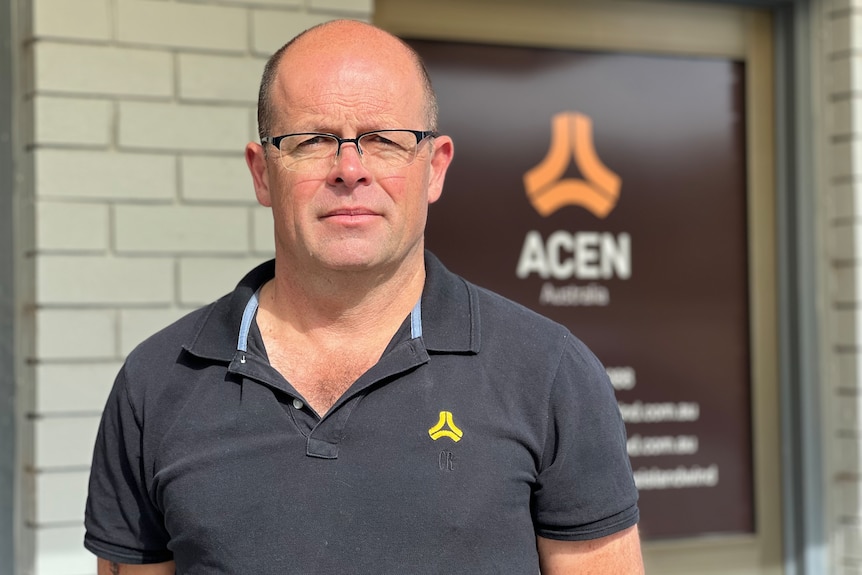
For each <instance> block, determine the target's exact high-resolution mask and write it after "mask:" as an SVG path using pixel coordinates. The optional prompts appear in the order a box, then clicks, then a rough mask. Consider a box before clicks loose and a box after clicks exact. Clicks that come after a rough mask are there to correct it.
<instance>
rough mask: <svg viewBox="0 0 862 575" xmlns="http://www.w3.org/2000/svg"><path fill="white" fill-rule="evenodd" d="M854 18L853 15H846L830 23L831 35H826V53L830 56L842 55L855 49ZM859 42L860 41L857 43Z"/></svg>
mask: <svg viewBox="0 0 862 575" xmlns="http://www.w3.org/2000/svg"><path fill="white" fill-rule="evenodd" d="M854 24H855V22H854V18H853V15H852V14H851V13H849V12H848V13H845V14H842V15H841V16H839V17H837V18H833V19H831V20H830V21H829V22H828V23H827V26H828V29H829V32H830V33H829V34H826V38H825V40H826V51H827V52H828V53H829V54H836V53H838V54H840V53H843V52H847V51H849V50H851V49H853V48H854V44H855V43H856V42H854V37H853V36H854V31H853V27H854ZM857 42H858V41H857Z"/></svg>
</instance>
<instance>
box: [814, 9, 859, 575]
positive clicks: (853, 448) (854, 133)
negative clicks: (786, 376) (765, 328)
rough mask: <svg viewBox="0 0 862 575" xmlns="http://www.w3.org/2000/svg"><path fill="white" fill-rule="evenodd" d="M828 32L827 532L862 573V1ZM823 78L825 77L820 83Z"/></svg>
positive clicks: (843, 561) (848, 570) (831, 17)
mask: <svg viewBox="0 0 862 575" xmlns="http://www.w3.org/2000/svg"><path fill="white" fill-rule="evenodd" d="M816 6H817V8H818V9H819V10H820V13H821V18H820V21H821V22H822V25H821V26H822V27H821V29H819V30H814V31H813V33H814V34H815V35H816V36H817V37H819V40H820V44H821V46H822V55H821V62H820V70H821V73H820V75H819V79H820V86H819V87H815V89H817V88H819V90H817V91H819V93H820V94H821V98H820V101H821V102H822V104H821V106H820V109H819V110H814V113H815V114H816V115H817V116H819V117H820V118H821V119H822V120H821V122H819V128H820V139H821V141H822V146H821V159H820V166H821V172H822V173H821V177H820V178H819V181H820V189H818V190H817V198H818V200H819V202H818V203H819V204H820V205H822V206H823V209H822V210H821V211H822V217H821V218H820V225H821V230H822V236H823V238H824V241H823V242H822V251H823V252H824V253H822V255H823V257H822V261H823V267H822V272H823V277H822V290H821V301H822V309H823V312H824V313H823V315H822V318H821V320H822V326H823V329H822V333H823V341H822V346H821V349H822V354H823V365H824V369H823V382H822V386H823V387H822V392H823V398H824V429H823V437H824V441H825V443H826V446H825V449H824V453H825V455H826V473H827V477H826V485H827V494H826V495H827V501H828V504H827V509H826V514H827V518H828V519H827V526H828V529H827V532H828V534H829V535H830V536H829V550H830V555H831V559H832V564H833V566H834V572H835V573H839V574H842V575H860V574H862V442H860V437H862V409H860V408H861V407H862V355H860V352H862V310H860V304H862V267H860V255H862V227H860V222H862V186H860V184H862V180H860V175H862V1H860V0H831V1H828V2H821V3H818V4H816ZM815 79H817V78H816V77H815Z"/></svg>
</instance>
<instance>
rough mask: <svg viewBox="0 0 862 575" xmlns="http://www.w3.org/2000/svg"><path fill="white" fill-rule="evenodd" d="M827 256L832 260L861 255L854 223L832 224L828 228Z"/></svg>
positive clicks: (861, 251)
mask: <svg viewBox="0 0 862 575" xmlns="http://www.w3.org/2000/svg"><path fill="white" fill-rule="evenodd" d="M828 233H829V239H830V242H829V258H830V259H831V260H833V261H850V260H855V259H857V258H858V257H860V256H862V246H860V245H859V229H858V227H857V225H856V224H853V225H841V226H833V227H832V228H831V229H829V232H828Z"/></svg>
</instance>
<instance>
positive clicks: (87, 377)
mask: <svg viewBox="0 0 862 575" xmlns="http://www.w3.org/2000/svg"><path fill="white" fill-rule="evenodd" d="M119 370H120V363H119V362H107V363H83V364H81V363H63V364H57V363H43V364H39V365H37V366H36V381H37V384H36V412H37V413H39V414H43V415H44V414H59V413H75V412H79V413H98V412H101V410H102V409H103V408H104V407H105V401H107V399H108V393H109V392H110V390H111V385H112V384H113V383H114V378H115V377H116V375H117V373H118V372H119Z"/></svg>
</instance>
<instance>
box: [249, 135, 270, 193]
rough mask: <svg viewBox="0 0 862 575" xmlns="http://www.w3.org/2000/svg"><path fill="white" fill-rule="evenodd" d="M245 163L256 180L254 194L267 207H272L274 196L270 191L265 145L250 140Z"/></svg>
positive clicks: (252, 177) (253, 179)
mask: <svg viewBox="0 0 862 575" xmlns="http://www.w3.org/2000/svg"><path fill="white" fill-rule="evenodd" d="M245 163H246V165H247V166H248V171H249V172H251V179H252V181H253V182H254V194H255V196H257V202H258V203H259V204H260V205H262V206H265V207H267V208H271V207H272V197H271V196H270V193H269V173H268V172H267V170H266V155H265V154H264V151H263V146H261V145H260V144H258V143H257V142H249V143H248V144H247V145H246V147H245Z"/></svg>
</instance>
